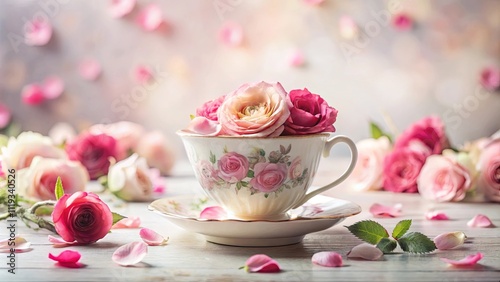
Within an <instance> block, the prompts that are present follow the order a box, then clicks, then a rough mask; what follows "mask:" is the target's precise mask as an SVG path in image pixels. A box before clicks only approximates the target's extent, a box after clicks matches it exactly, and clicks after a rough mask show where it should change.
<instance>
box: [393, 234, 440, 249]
mask: <svg viewBox="0 0 500 282" xmlns="http://www.w3.org/2000/svg"><path fill="white" fill-rule="evenodd" d="M398 243H399V246H400V247H401V249H402V250H403V251H405V252H409V253H420V254H424V253H430V252H432V251H434V250H435V249H436V245H435V244H434V242H433V241H432V240H431V239H429V237H427V236H425V235H424V234H422V233H419V232H410V233H406V234H405V235H404V236H403V237H401V238H399V240H398Z"/></svg>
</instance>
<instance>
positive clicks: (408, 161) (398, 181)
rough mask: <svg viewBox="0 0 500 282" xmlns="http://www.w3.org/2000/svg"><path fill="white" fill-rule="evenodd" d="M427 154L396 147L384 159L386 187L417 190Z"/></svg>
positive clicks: (401, 190) (397, 189)
mask: <svg viewBox="0 0 500 282" xmlns="http://www.w3.org/2000/svg"><path fill="white" fill-rule="evenodd" d="M425 158H426V156H425V155H424V154H422V153H419V152H416V151H413V150H410V149H407V148H401V149H395V150H394V151H392V153H390V154H389V155H387V156H386V157H385V159H384V189H385V190H388V191H392V192H399V193H401V192H406V193H414V192H417V177H418V175H419V173H420V169H422V166H423V165H424V163H425Z"/></svg>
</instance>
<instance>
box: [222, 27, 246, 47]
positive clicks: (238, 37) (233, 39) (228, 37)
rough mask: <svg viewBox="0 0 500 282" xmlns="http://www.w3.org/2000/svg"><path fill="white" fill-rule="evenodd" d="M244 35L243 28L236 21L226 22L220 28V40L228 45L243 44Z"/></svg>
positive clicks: (236, 45)
mask: <svg viewBox="0 0 500 282" xmlns="http://www.w3.org/2000/svg"><path fill="white" fill-rule="evenodd" d="M243 37H244V32H243V28H242V27H241V25H240V24H238V23H235V22H225V23H224V24H223V25H222V27H221V28H220V30H219V41H220V42H222V43H223V44H224V45H226V46H228V47H238V46H240V45H242V44H243Z"/></svg>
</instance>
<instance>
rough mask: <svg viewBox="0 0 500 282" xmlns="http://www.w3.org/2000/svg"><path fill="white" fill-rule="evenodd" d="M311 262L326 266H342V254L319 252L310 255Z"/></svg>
mask: <svg viewBox="0 0 500 282" xmlns="http://www.w3.org/2000/svg"><path fill="white" fill-rule="evenodd" d="M311 260H312V262H313V263H315V264H317V265H321V266H327V267H339V266H342V256H341V255H340V254H338V253H336V252H319V253H315V254H314V255H313V256H312V259H311Z"/></svg>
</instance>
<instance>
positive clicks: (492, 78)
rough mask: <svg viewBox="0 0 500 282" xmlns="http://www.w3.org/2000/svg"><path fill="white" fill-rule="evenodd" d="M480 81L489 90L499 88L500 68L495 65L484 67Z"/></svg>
mask: <svg viewBox="0 0 500 282" xmlns="http://www.w3.org/2000/svg"><path fill="white" fill-rule="evenodd" d="M479 82H480V83H481V85H483V87H484V88H486V89H488V90H491V91H494V90H496V89H498V88H499V87H500V69H498V68H497V67H494V66H490V67H486V68H484V69H483V70H482V71H481V75H480V78H479Z"/></svg>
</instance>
